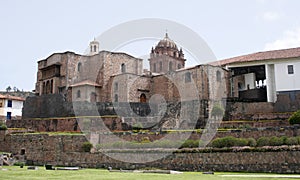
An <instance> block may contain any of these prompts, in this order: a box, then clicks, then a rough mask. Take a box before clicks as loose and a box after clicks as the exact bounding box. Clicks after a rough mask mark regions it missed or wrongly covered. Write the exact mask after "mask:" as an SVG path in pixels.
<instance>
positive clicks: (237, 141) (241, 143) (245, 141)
mask: <svg viewBox="0 0 300 180" xmlns="http://www.w3.org/2000/svg"><path fill="white" fill-rule="evenodd" d="M247 145H248V139H245V138H236V139H235V141H234V146H247Z"/></svg>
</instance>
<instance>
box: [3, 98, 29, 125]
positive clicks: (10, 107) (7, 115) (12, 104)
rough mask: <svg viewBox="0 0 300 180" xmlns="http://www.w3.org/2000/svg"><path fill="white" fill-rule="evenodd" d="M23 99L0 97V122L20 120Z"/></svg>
mask: <svg viewBox="0 0 300 180" xmlns="http://www.w3.org/2000/svg"><path fill="white" fill-rule="evenodd" d="M24 101H25V99H24V98H21V97H16V96H9V95H0V118H1V120H10V119H20V118H21V117H22V108H23V102H24Z"/></svg>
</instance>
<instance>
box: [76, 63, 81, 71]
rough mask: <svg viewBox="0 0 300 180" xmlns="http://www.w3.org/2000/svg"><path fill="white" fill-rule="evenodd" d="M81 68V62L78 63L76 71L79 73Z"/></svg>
mask: <svg viewBox="0 0 300 180" xmlns="http://www.w3.org/2000/svg"><path fill="white" fill-rule="evenodd" d="M81 66H82V64H81V62H80V63H78V65H77V71H78V72H80V71H81Z"/></svg>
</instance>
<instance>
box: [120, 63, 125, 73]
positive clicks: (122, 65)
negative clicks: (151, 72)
mask: <svg viewBox="0 0 300 180" xmlns="http://www.w3.org/2000/svg"><path fill="white" fill-rule="evenodd" d="M121 72H122V73H125V72H126V66H125V64H124V63H122V64H121Z"/></svg>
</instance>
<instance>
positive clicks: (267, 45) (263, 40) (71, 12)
mask: <svg viewBox="0 0 300 180" xmlns="http://www.w3.org/2000/svg"><path fill="white" fill-rule="evenodd" d="M299 7H300V1H298V0H243V1H241V0H210V1H208V0H205V1H204V0H203V1H201V0H190V1H176V0H172V1H171V0H164V1H162V0H151V1H142V0H126V1H124V0H123V1H122V0H119V1H116V0H109V1H101V0H95V1H92V0H80V1H79V0H51V1H50V0H48V1H46V0H45V1H41V0H26V1H24V0H1V1H0V23H1V26H0V28H1V34H0V47H1V48H0V49H1V60H0V67H1V73H0V75H1V76H0V90H5V88H6V87H7V86H8V85H10V86H12V87H13V86H16V87H17V88H19V89H23V90H33V89H34V83H35V81H36V72H37V61H38V60H41V59H44V58H46V57H48V56H49V55H51V54H52V53H55V52H64V51H73V52H76V53H84V51H85V49H86V48H87V47H88V43H89V42H90V41H91V40H93V38H94V37H98V36H99V35H101V33H103V32H105V31H107V30H109V29H110V28H112V27H115V26H117V25H119V24H121V23H125V22H128V21H132V20H136V19H141V18H160V19H166V20H171V21H174V22H177V23H179V24H182V25H184V26H186V27H188V28H190V29H192V30H193V31H195V32H196V33H197V34H198V35H199V36H200V37H201V38H203V40H205V42H206V43H207V44H208V46H209V47H210V48H211V50H212V51H213V53H214V54H215V56H216V57H217V59H224V58H228V57H233V56H238V55H243V54H248V53H253V52H258V51H264V50H271V49H281V48H290V47H298V46H300V11H299ZM166 29H167V27H166ZM164 31H165V30H162V37H163V35H164V33H165V32H164ZM168 33H169V35H170V37H172V39H174V40H175V41H176V37H174V36H172V32H168ZM182 36H184V34H183V35H182ZM100 46H101V42H100ZM143 49H145V52H149V51H150V49H151V47H143ZM127 53H130V54H133V55H134V56H141V55H143V54H144V52H141V54H137V52H127Z"/></svg>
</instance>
